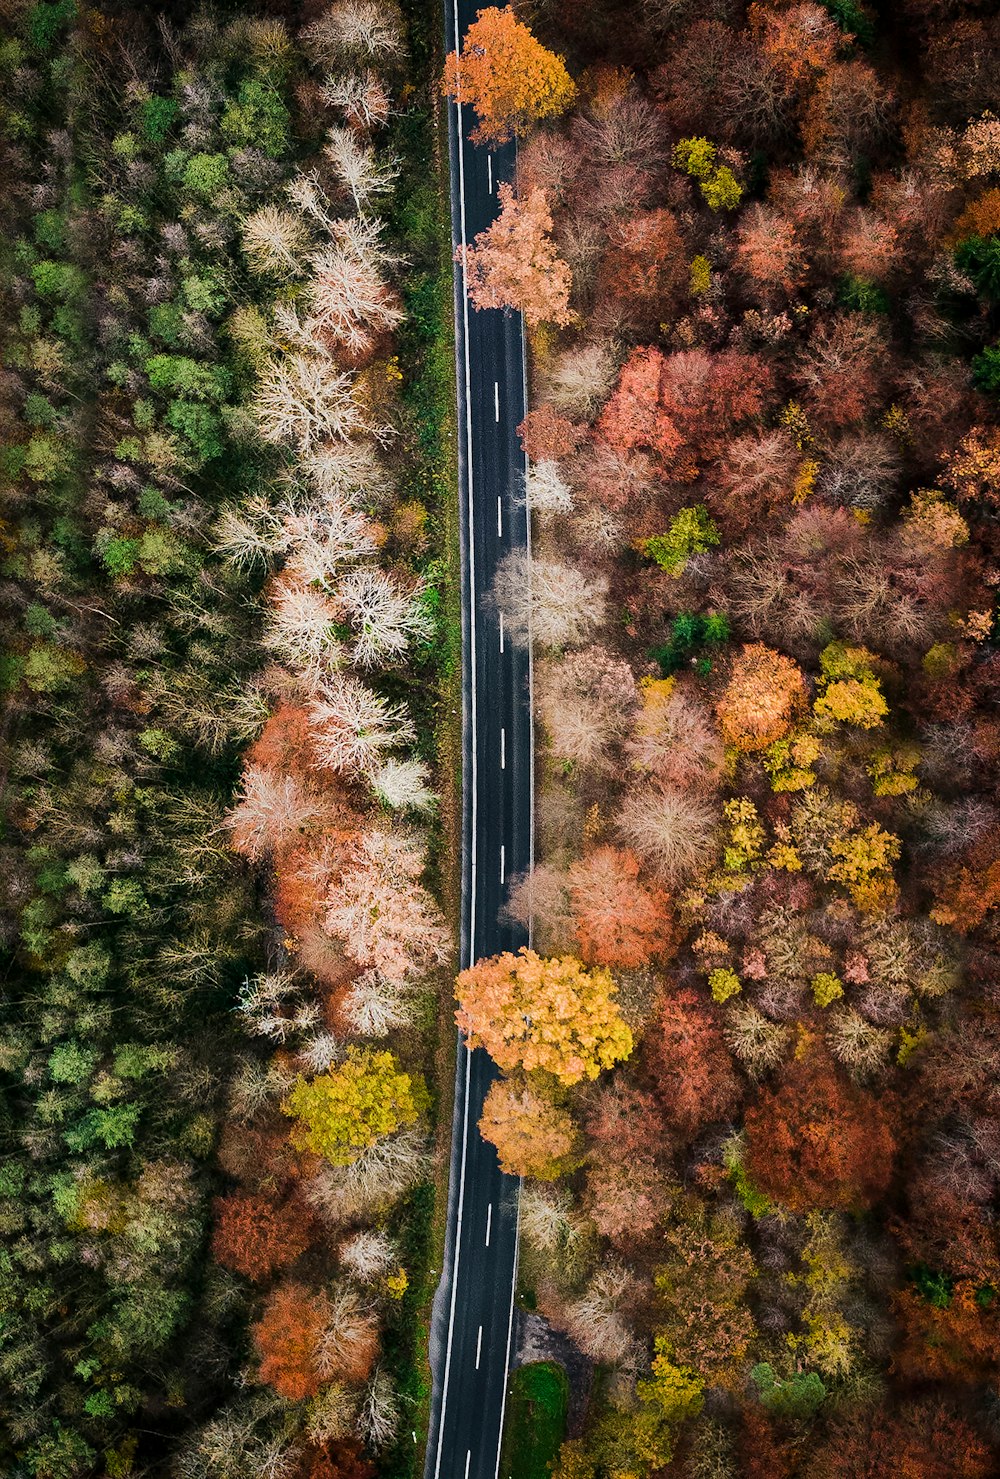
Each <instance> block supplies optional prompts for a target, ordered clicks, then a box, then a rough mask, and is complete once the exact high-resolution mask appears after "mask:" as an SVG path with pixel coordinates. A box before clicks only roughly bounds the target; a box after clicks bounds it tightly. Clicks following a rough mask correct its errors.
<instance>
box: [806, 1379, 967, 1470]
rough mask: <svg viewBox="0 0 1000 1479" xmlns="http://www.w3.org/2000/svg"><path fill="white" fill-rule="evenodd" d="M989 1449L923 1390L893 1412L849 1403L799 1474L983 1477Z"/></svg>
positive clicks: (955, 1414) (957, 1416) (962, 1420)
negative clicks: (848, 1406)
mask: <svg viewBox="0 0 1000 1479" xmlns="http://www.w3.org/2000/svg"><path fill="white" fill-rule="evenodd" d="M994 1467H995V1459H994V1455H993V1454H992V1453H991V1451H990V1449H989V1448H988V1447H987V1445H986V1444H985V1443H984V1442H983V1440H982V1439H981V1438H980V1437H979V1436H978V1434H977V1433H975V1432H974V1430H973V1429H972V1428H971V1427H970V1425H969V1423H968V1421H967V1420H966V1419H965V1418H964V1417H963V1416H961V1415H960V1414H959V1413H958V1412H957V1411H955V1410H954V1409H953V1408H952V1407H951V1406H950V1405H949V1404H948V1402H947V1401H946V1400H942V1398H940V1397H935V1396H927V1397H922V1398H919V1399H918V1400H916V1401H910V1402H906V1403H904V1404H903V1405H902V1406H901V1407H900V1409H899V1410H898V1411H897V1412H892V1411H888V1412H887V1411H886V1408H885V1407H884V1406H870V1407H865V1406H862V1407H860V1408H859V1407H856V1406H853V1405H852V1406H851V1407H850V1408H848V1409H846V1410H845V1411H844V1412H843V1413H842V1414H838V1416H837V1418H836V1419H835V1421H834V1422H833V1424H832V1425H831V1428H830V1431H829V1434H828V1436H826V1437H825V1438H824V1439H822V1440H821V1441H820V1442H819V1443H818V1444H817V1445H816V1447H815V1448H814V1449H812V1450H811V1452H810V1454H809V1457H808V1460H807V1462H806V1464H805V1467H804V1469H803V1471H802V1473H803V1479H841V1476H843V1475H846V1474H852V1475H853V1474H857V1475H859V1476H861V1475H863V1476H864V1479H987V1476H988V1475H989V1474H990V1473H991V1472H992V1471H993V1469H994Z"/></svg>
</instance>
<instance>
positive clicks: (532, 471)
mask: <svg viewBox="0 0 1000 1479" xmlns="http://www.w3.org/2000/svg"><path fill="white" fill-rule="evenodd" d="M524 499H525V502H526V504H527V505H528V508H529V509H530V510H531V512H532V513H533V514H538V515H539V517H540V518H543V519H547V518H551V517H552V515H553V514H568V513H571V512H572V509H573V490H572V489H571V488H570V486H569V484H568V483H567V482H566V480H565V478H564V477H563V475H562V473H561V472H560V471H559V464H558V462H551V461H543V462H535V463H532V465H531V467H529V468H528V471H527V474H526V476H525V479H524Z"/></svg>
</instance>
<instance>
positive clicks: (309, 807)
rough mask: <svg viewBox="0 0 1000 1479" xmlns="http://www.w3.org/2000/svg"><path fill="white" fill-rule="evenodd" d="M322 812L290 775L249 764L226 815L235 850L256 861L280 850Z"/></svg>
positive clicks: (318, 805) (304, 789) (319, 806)
mask: <svg viewBox="0 0 1000 1479" xmlns="http://www.w3.org/2000/svg"><path fill="white" fill-rule="evenodd" d="M321 813H322V806H321V804H320V802H319V800H318V798H317V797H316V796H315V795H314V794H313V793H312V792H311V791H309V790H308V788H307V787H306V786H304V785H303V784H302V781H301V780H300V779H299V778H298V777H297V776H293V775H278V774H277V773H276V772H275V771H273V770H265V769H263V768H261V767H260V766H255V765H249V766H247V767H246V768H245V769H244V771H243V778H242V781H241V785H240V797H239V800H238V801H237V803H236V805H235V806H234V807H233V809H232V811H231V812H230V813H229V816H228V817H227V818H226V825H227V826H228V827H229V828H230V830H231V831H232V834H233V846H234V847H235V848H236V851H237V852H239V853H242V854H243V856H244V857H246V858H249V859H250V860H251V862H259V861H260V860H261V859H262V858H264V857H266V856H267V855H268V854H269V853H272V852H275V851H279V850H280V849H281V848H282V847H283V846H284V845H286V844H287V843H288V842H289V841H291V840H292V839H297V838H299V837H300V836H301V834H302V832H303V830H304V829H305V828H306V827H308V826H309V824H310V822H314V821H316V820H317V818H318V817H319V816H320V815H321Z"/></svg>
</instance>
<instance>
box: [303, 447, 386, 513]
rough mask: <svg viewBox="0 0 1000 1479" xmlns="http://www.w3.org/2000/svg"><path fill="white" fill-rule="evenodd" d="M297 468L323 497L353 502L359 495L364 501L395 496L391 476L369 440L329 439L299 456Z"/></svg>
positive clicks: (376, 500)
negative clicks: (329, 440)
mask: <svg viewBox="0 0 1000 1479" xmlns="http://www.w3.org/2000/svg"><path fill="white" fill-rule="evenodd" d="M298 470H299V472H301V473H302V474H304V476H305V477H306V479H307V480H308V483H309V486H310V487H311V488H312V489H313V491H314V492H315V493H316V495H317V496H318V497H319V498H321V499H327V498H332V499H334V500H335V501H336V502H338V503H351V502H352V500H354V499H355V498H357V497H358V495H360V497H361V499H362V500H363V502H364V504H365V505H366V506H367V505H368V504H380V503H383V502H388V501H389V500H390V499H391V498H392V492H393V488H392V479H391V478H390V477H388V476H387V474H386V470H385V468H384V467H383V466H382V464H381V463H380V462H379V459H378V456H377V455H376V452H375V449H374V447H373V446H372V445H371V443H369V442H361V441H354V442H330V443H328V444H327V445H326V446H325V447H317V448H316V449H315V451H312V452H308V453H307V454H306V455H305V456H304V457H302V458H300V459H299V465H298Z"/></svg>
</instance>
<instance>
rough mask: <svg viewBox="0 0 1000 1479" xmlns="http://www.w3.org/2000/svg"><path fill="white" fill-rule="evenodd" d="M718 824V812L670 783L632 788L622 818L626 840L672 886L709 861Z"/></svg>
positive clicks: (619, 823) (620, 824)
mask: <svg viewBox="0 0 1000 1479" xmlns="http://www.w3.org/2000/svg"><path fill="white" fill-rule="evenodd" d="M718 825H719V823H718V817H717V816H716V813H715V812H714V811H713V810H712V808H711V807H710V806H708V805H707V804H706V803H705V802H704V801H702V800H701V799H700V798H699V797H697V796H694V795H692V794H691V793H690V792H685V791H680V790H677V789H676V788H672V787H667V786H664V787H662V788H660V789H654V788H652V787H642V788H639V789H637V790H635V791H633V792H632V793H631V794H630V795H629V796H627V797H626V799H625V802H624V804H623V806H622V809H621V813H620V815H619V818H618V830H619V832H620V833H621V835H622V837H623V838H624V839H625V841H626V842H628V843H629V845H630V846H631V847H634V848H635V850H636V852H637V853H638V854H639V855H640V857H642V858H644V859H645V861H646V862H647V863H648V865H649V866H650V867H651V868H652V869H653V870H654V872H656V873H658V874H659V875H660V877H661V878H663V879H664V880H665V881H666V882H667V883H672V884H676V883H679V882H681V881H682V880H683V879H684V878H686V877H688V876H689V875H690V874H692V873H694V872H695V871H696V870H697V869H699V868H701V867H704V865H705V864H706V863H708V862H709V861H710V860H711V858H712V856H713V854H714V851H715V848H716V843H717V833H718Z"/></svg>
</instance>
